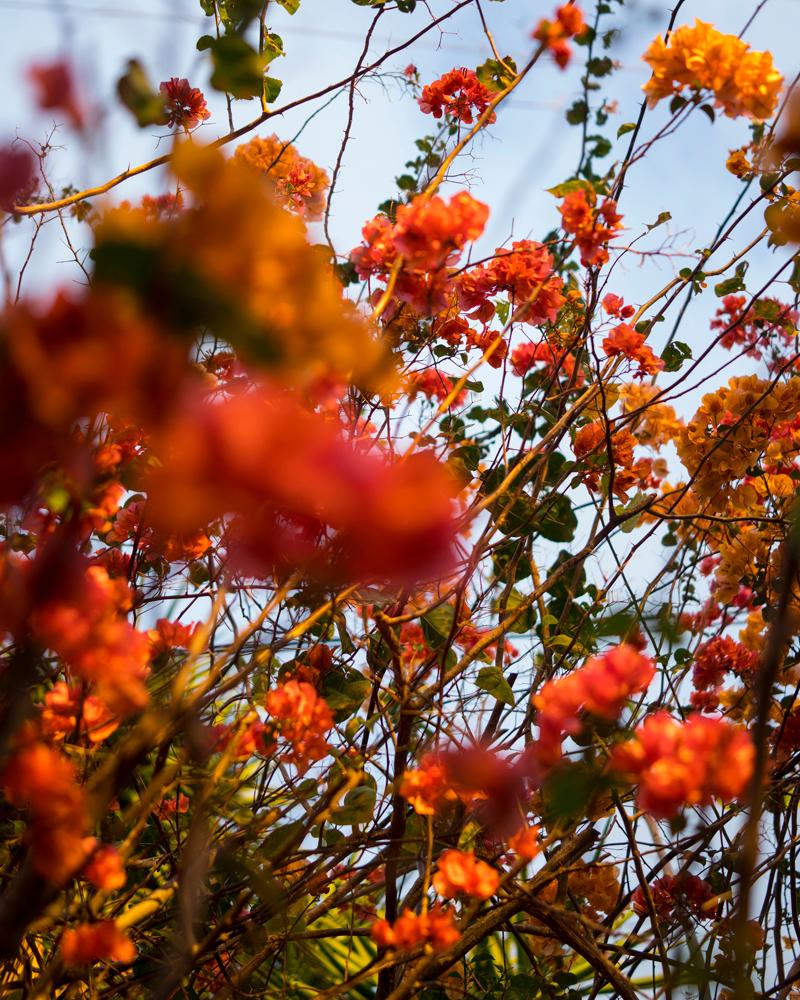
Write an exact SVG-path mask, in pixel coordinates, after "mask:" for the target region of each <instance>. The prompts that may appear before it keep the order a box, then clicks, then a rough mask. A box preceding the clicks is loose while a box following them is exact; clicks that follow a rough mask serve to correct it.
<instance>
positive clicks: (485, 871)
mask: <svg viewBox="0 0 800 1000" xmlns="http://www.w3.org/2000/svg"><path fill="white" fill-rule="evenodd" d="M499 885H500V874H499V872H497V871H496V870H495V869H494V868H492V866H491V865H487V864H486V862H485V861H480V860H479V859H478V858H476V857H475V855H474V854H473V853H472V852H471V851H456V850H450V851H445V852H444V853H443V854H442V856H441V857H440V858H439V861H438V868H437V871H436V873H435V874H434V876H433V888H434V889H435V890H436V891H437V892H438V893H439V895H440V896H444V897H445V899H454V898H455V897H456V896H472V898H473V899H489V897H490V896H493V895H494V894H495V893H496V892H497V889H498V886H499Z"/></svg>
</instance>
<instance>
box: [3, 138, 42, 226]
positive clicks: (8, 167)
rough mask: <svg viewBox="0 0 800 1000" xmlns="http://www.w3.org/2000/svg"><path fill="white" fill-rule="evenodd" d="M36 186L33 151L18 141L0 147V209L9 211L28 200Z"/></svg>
mask: <svg viewBox="0 0 800 1000" xmlns="http://www.w3.org/2000/svg"><path fill="white" fill-rule="evenodd" d="M36 186H37V185H36V157H35V156H34V155H33V153H32V152H31V151H30V150H29V149H28V148H26V147H25V146H22V145H20V144H19V143H14V144H13V145H10V146H4V147H2V148H0V209H2V210H3V211H4V212H10V211H11V210H12V209H13V208H14V206H15V205H21V204H23V203H24V202H26V201H29V200H30V198H31V197H32V195H33V193H34V192H35V190H36Z"/></svg>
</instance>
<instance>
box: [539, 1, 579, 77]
mask: <svg viewBox="0 0 800 1000" xmlns="http://www.w3.org/2000/svg"><path fill="white" fill-rule="evenodd" d="M585 32H586V22H585V21H584V19H583V11H582V10H581V9H580V7H578V5H577V4H574V3H569V4H564V5H563V6H561V7H559V8H558V9H557V10H556V13H555V17H554V19H553V20H552V21H548V20H547V19H546V18H542V20H541V21H540V22H539V23H538V24H537V26H536V28H535V30H534V32H533V37H534V38H535V39H536V41H537V42H542V43H543V44H544V45H545V46H546V47H547V50H548V52H550V54H551V55H552V56H553V58H554V59H555V61H556V62H557V63H558V65H559V66H560V67H561V69H566V67H567V66H568V64H569V61H570V58H571V56H572V47H571V46H570V44H569V40H570V39H571V38H578V37H580V36H581V35H583V34H584V33H585Z"/></svg>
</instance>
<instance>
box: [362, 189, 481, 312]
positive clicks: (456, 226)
mask: <svg viewBox="0 0 800 1000" xmlns="http://www.w3.org/2000/svg"><path fill="white" fill-rule="evenodd" d="M488 217H489V209H488V207H487V206H486V205H484V204H483V203H482V202H480V201H476V199H475V198H473V197H472V196H471V195H470V194H468V193H467V192H466V191H461V192H459V193H458V194H454V195H453V196H452V198H451V199H450V201H449V203H448V202H445V201H444V200H443V199H442V198H440V197H439V196H438V195H433V196H432V197H428V196H426V195H424V194H423V195H418V196H417V197H416V198H414V199H413V200H412V201H411V202H410V203H409V204H408V205H400V206H398V208H397V218H396V221H395V222H394V223H392V221H391V220H390V219H389V218H388V216H386V215H376V216H375V218H374V219H372V220H370V221H369V222H368V223H367V224H366V225H365V226H364V228H363V230H362V235H363V237H364V243H363V244H362V245H361V246H359V247H356V248H355V249H354V250H353V251H352V252H351V254H350V259H351V261H352V262H353V264H354V266H355V269H356V271H357V273H358V275H359V277H361V278H364V279H366V278H377V279H378V280H380V281H386V282H388V280H389V275H390V274H391V273H392V272H393V270H395V269H397V268H399V270H398V272H397V277H396V282H395V286H394V296H395V298H396V299H397V300H398V301H399V302H405V303H407V304H408V305H410V306H411V307H412V309H414V311H415V312H416V313H418V314H419V315H420V316H434V315H436V314H438V313H440V312H442V311H443V310H444V309H445V308H446V307H447V306H448V305H449V302H450V300H451V298H452V294H453V279H452V277H451V275H450V273H449V269H450V268H452V267H454V266H455V264H456V263H457V262H458V260H459V257H460V255H461V253H462V251H463V250H464V248H465V247H466V245H467V243H470V242H472V241H473V240H476V239H477V238H478V237H479V236H480V235H481V233H482V232H483V229H484V226H485V225H486V220H487V219H488Z"/></svg>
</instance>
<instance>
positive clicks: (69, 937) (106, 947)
mask: <svg viewBox="0 0 800 1000" xmlns="http://www.w3.org/2000/svg"><path fill="white" fill-rule="evenodd" d="M136 954H137V952H136V945H135V944H134V943H133V941H131V939H130V938H129V937H128V936H127V934H126V933H125V932H124V931H122V930H120V928H119V925H118V924H117V922H116V921H115V920H101V921H99V922H98V923H96V924H80V925H79V926H78V927H74V928H70V929H69V930H66V931H64V936H63V937H62V938H61V957H62V958H63V959H64V962H65V963H66V964H67V965H89V964H91V963H92V962H99V961H103V960H105V961H108V962H119V963H120V964H122V965H130V964H131V963H132V962H133V961H135V959H136Z"/></svg>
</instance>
